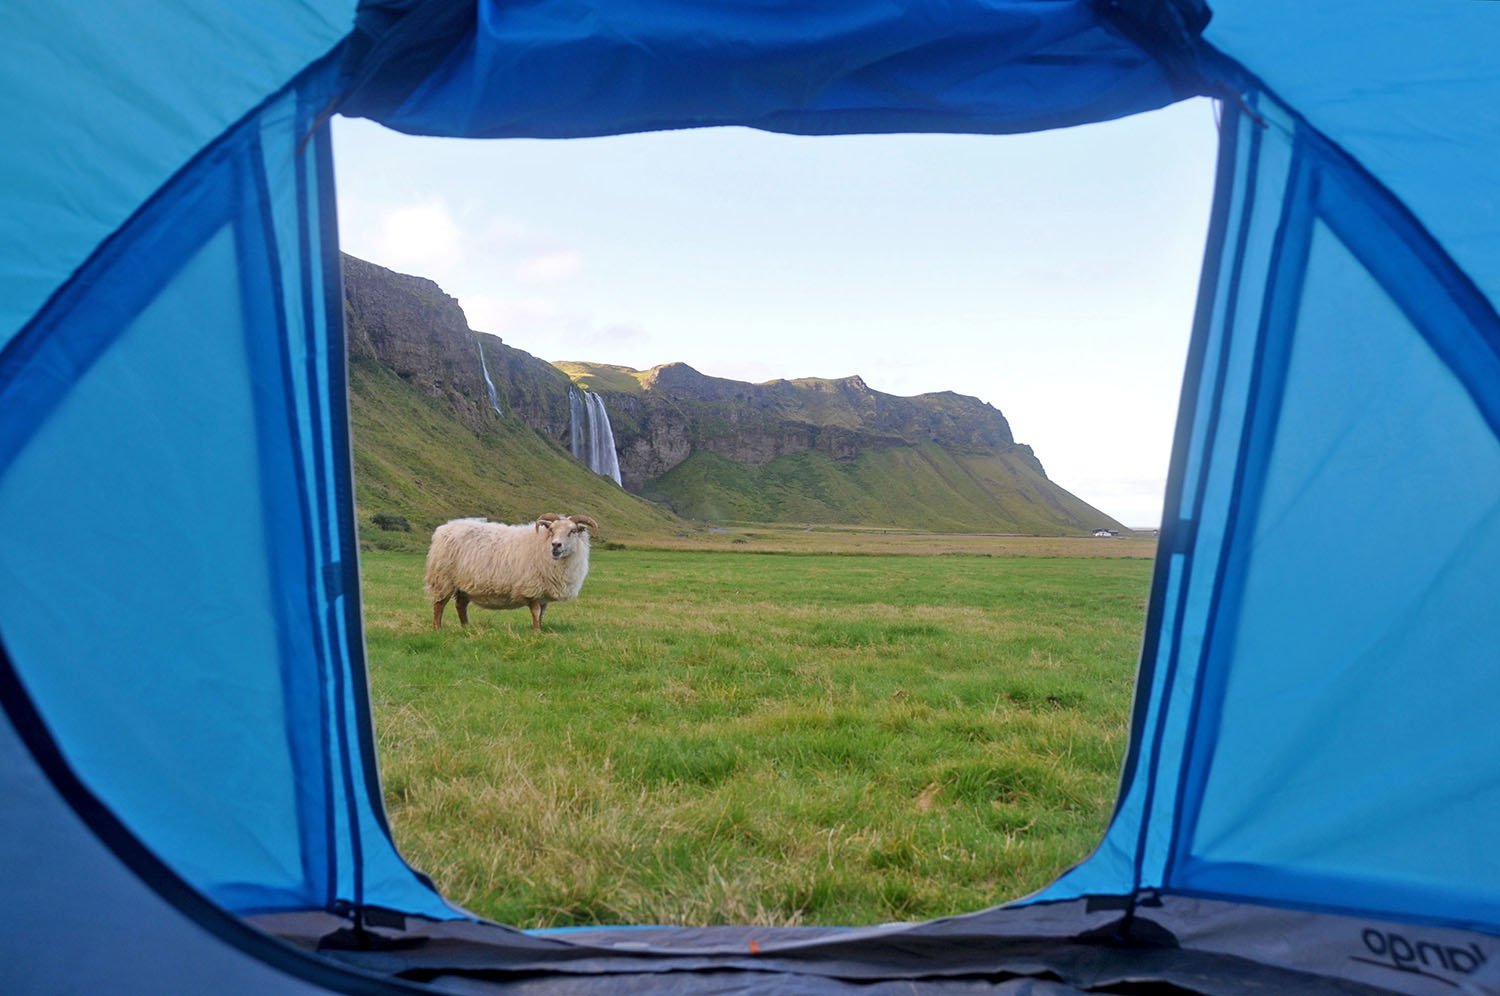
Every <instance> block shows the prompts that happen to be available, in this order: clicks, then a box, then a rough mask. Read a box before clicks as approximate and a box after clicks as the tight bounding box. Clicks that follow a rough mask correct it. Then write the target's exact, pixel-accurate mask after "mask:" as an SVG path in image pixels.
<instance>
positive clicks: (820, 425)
mask: <svg viewBox="0 0 1500 996" xmlns="http://www.w3.org/2000/svg"><path fill="white" fill-rule="evenodd" d="M561 366H562V367H563V368H564V369H565V370H567V372H568V373H569V374H571V375H572V376H573V378H574V379H575V380H577V381H578V383H580V384H582V385H584V386H587V387H588V388H589V389H590V390H592V391H595V392H596V393H598V394H601V395H602V396H603V397H604V399H605V403H606V404H607V405H608V406H609V410H610V416H611V420H612V421H613V422H614V429H615V442H616V444H617V446H618V448H619V450H620V474H621V477H622V479H623V480H624V483H625V486H626V487H627V488H630V489H632V490H641V489H643V488H645V487H646V486H647V485H649V484H650V483H651V482H652V481H654V480H656V479H657V478H658V477H660V476H662V475H663V474H665V473H666V472H667V471H669V470H671V469H672V468H673V467H675V466H677V465H678V464H680V463H682V462H683V461H684V460H686V459H687V458H688V457H689V456H690V455H692V454H693V453H695V452H709V453H716V454H718V455H720V456H723V457H726V458H728V459H729V460H732V461H734V462H735V463H740V464H747V465H749V466H755V467H758V466H763V465H765V464H768V463H770V462H771V461H772V460H775V459H777V458H779V457H785V456H790V455H794V454H798V453H808V452H813V453H821V454H824V455H825V456H828V457H831V458H833V459H834V460H839V461H852V460H856V459H858V458H859V457H860V456H861V455H863V454H864V453H867V452H870V451H871V450H878V449H885V448H889V447H892V446H916V445H920V444H923V443H935V444H937V445H939V446H943V447H947V448H950V449H959V450H964V451H970V452H1003V453H1010V454H1014V455H1015V456H1016V457H1017V458H1018V459H1021V460H1023V461H1025V462H1027V463H1029V464H1030V465H1031V466H1033V467H1034V468H1035V470H1036V471H1037V473H1038V474H1041V475H1042V476H1045V473H1044V472H1043V471H1042V466H1041V464H1040V463H1039V462H1037V460H1036V457H1035V456H1034V455H1033V454H1032V452H1031V448H1030V447H1028V446H1023V445H1019V444H1017V443H1016V441H1015V439H1014V437H1012V435H1011V431H1010V424H1009V423H1008V422H1007V421H1006V420H1005V416H1004V415H1002V414H1001V413H1000V411H999V410H998V409H996V408H994V407H993V406H991V405H988V404H986V403H984V402H982V401H980V400H979V399H977V398H971V397H966V396H964V395H960V394H954V393H952V392H947V391H945V392H941V393H937V394H924V395H919V396H917V397H914V398H902V397H897V396H895V395H891V394H884V393H882V392H880V391H875V390H872V389H871V388H870V387H869V385H867V384H866V383H865V382H864V380H863V379H861V378H860V377H858V376H854V377H845V378H842V379H840V380H822V379H817V378H808V379H802V380H774V381H768V382H767V383H764V384H749V383H746V382H744V381H737V380H728V379H726V378H723V377H710V376H707V375H705V374H702V373H700V372H698V371H697V370H694V369H693V368H692V367H690V366H688V365H687V364H685V363H668V364H665V365H663V366H659V367H654V368H652V369H651V370H646V371H639V370H630V369H628V368H624V367H609V366H605V365H603V364H589V363H565V364H561ZM616 412H618V413H619V415H618V416H617V415H616V414H615V413H616Z"/></svg>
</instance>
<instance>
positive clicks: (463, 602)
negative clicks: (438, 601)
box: [453, 591, 469, 626]
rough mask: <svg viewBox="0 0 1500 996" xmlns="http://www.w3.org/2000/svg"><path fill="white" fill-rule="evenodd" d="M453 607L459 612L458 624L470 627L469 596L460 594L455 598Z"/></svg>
mask: <svg viewBox="0 0 1500 996" xmlns="http://www.w3.org/2000/svg"><path fill="white" fill-rule="evenodd" d="M453 607H454V608H455V609H457V610H458V624H459V625H460V626H467V625H469V596H468V595H465V594H464V593H463V592H461V591H460V592H458V593H457V594H455V595H454V598H453Z"/></svg>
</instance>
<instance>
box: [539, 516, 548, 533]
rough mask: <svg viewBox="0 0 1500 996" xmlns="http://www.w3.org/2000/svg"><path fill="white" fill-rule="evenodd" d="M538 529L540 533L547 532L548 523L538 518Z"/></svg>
mask: <svg viewBox="0 0 1500 996" xmlns="http://www.w3.org/2000/svg"><path fill="white" fill-rule="evenodd" d="M536 531H537V532H539V533H544V532H546V531H547V523H545V522H543V521H542V520H541V519H537V520H536Z"/></svg>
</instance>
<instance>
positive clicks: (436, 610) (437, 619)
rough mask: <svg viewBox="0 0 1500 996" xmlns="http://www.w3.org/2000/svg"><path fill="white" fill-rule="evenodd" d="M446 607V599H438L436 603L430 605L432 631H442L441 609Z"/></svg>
mask: <svg viewBox="0 0 1500 996" xmlns="http://www.w3.org/2000/svg"><path fill="white" fill-rule="evenodd" d="M447 606H448V600H447V599H446V598H440V599H438V600H437V601H436V602H433V603H432V628H433V629H442V628H443V609H445V608H447Z"/></svg>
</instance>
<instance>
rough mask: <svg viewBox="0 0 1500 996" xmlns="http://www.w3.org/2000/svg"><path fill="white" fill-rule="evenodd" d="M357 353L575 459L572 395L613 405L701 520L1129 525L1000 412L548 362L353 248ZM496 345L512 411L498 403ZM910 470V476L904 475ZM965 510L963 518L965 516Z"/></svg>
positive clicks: (636, 480) (632, 442) (632, 450)
mask: <svg viewBox="0 0 1500 996" xmlns="http://www.w3.org/2000/svg"><path fill="white" fill-rule="evenodd" d="M344 259H345V265H344V274H345V297H346V314H347V318H348V324H349V351H350V354H351V356H352V357H354V358H356V359H361V360H365V359H367V360H373V361H374V362H376V363H378V364H379V365H381V366H382V367H385V368H386V369H388V370H390V371H391V372H393V373H394V374H395V375H396V376H397V377H399V378H400V379H401V380H403V381H405V382H407V383H408V384H410V385H411V386H413V387H414V388H416V389H417V390H418V391H420V392H421V393H422V394H423V395H425V396H427V397H428V398H430V399H433V400H435V401H438V402H440V403H443V404H446V405H448V406H450V407H451V408H452V410H453V411H454V413H455V414H456V415H457V417H458V418H459V419H460V420H461V421H462V422H463V424H464V425H466V426H467V427H469V428H470V429H471V430H473V431H475V432H484V431H486V427H495V426H497V425H499V424H500V422H497V421H496V420H497V419H501V420H502V421H508V420H511V419H514V420H519V422H520V423H523V424H524V425H525V426H526V427H528V428H530V429H531V430H534V431H535V432H536V433H538V434H540V435H541V436H543V437H545V438H546V439H547V440H550V441H551V443H552V444H554V445H555V447H556V449H557V451H558V453H559V455H560V456H563V455H565V454H566V451H567V449H568V447H569V445H570V443H571V435H570V434H571V432H572V426H571V425H570V406H569V391H570V390H572V389H575V388H577V389H586V390H589V391H592V392H594V393H596V394H598V395H600V396H601V397H602V398H603V399H604V401H605V404H606V406H607V408H608V411H609V416H610V422H611V424H612V426H613V429H614V437H615V443H616V449H617V451H618V454H619V460H620V472H621V479H622V483H623V484H624V486H625V488H626V490H628V491H630V492H633V493H636V494H646V495H648V496H650V497H652V498H655V499H656V500H658V501H664V502H666V503H668V504H670V505H671V506H672V507H673V508H675V509H676V510H678V511H679V512H681V513H683V514H688V515H695V516H701V517H709V518H714V517H729V518H744V517H753V516H767V517H771V518H789V519H794V520H796V521H830V522H836V521H845V522H871V523H873V524H881V525H914V524H923V523H928V522H931V521H934V517H942V516H944V515H947V516H949V518H947V519H944V521H945V522H947V523H948V525H946V526H944V528H964V527H965V526H966V525H967V526H969V527H971V528H973V529H975V530H981V529H982V530H1010V529H1014V530H1016V531H1025V532H1037V531H1041V532H1055V531H1070V530H1079V529H1088V528H1096V527H1098V526H1107V527H1110V528H1115V527H1118V523H1115V522H1114V521H1113V520H1111V519H1109V518H1108V517H1107V516H1105V515H1103V514H1102V513H1100V512H1098V511H1097V510H1096V509H1093V508H1091V507H1089V506H1088V505H1087V504H1085V503H1084V502H1082V501H1080V500H1079V499H1077V498H1076V497H1074V496H1072V495H1070V494H1068V493H1067V492H1066V491H1064V490H1062V489H1061V488H1058V487H1057V486H1056V485H1054V484H1052V482H1050V481H1049V480H1047V477H1046V473H1045V471H1044V470H1043V469H1042V465H1041V463H1040V462H1039V461H1038V460H1037V458H1036V456H1035V454H1034V453H1032V451H1031V448H1030V447H1029V446H1026V445H1024V444H1020V443H1017V442H1016V441H1015V439H1014V437H1013V436H1012V435H1011V430H1010V424H1009V423H1008V422H1007V421H1006V419H1005V416H1004V415H1003V414H1001V412H1000V411H999V410H998V409H996V408H995V407H993V406H991V405H989V404H986V403H984V402H982V401H980V400H979V399H977V398H972V397H967V396H964V395H959V394H954V393H952V392H946V391H945V392H939V393H934V394H924V395H919V396H916V397H909V398H908V397H898V396H895V395H890V394H885V393H882V392H880V391H876V390H873V389H871V388H870V387H869V385H867V384H866V383H865V382H864V381H863V380H862V379H861V378H860V377H858V376H851V377H845V378H842V379H837V380H824V379H817V378H809V379H801V380H775V381H769V382H766V383H762V384H750V383H745V382H743V381H736V380H729V379H726V378H722V377H712V376H708V375H706V374H703V373H701V372H699V371H697V370H695V369H693V368H692V367H690V366H688V365H687V364H684V363H668V364H665V365H662V366H658V367H653V368H652V369H650V370H635V369H631V368H628V367H618V366H610V365H606V364H597V363H587V362H566V361H559V362H556V363H548V362H546V361H543V360H540V359H538V358H537V357H535V356H533V355H531V354H530V353H527V352H525V351H524V350H521V349H517V348H515V347H514V346H511V345H509V344H507V343H504V342H502V341H501V340H500V339H499V338H498V337H496V336H493V335H488V334H485V333H475V332H473V331H472V330H471V329H470V328H469V326H468V323H467V321H466V320H465V317H464V314H463V311H462V309H461V308H460V307H459V305H458V302H457V301H456V300H455V299H453V298H452V297H450V296H448V295H447V294H445V293H444V292H443V291H442V289H441V288H440V287H438V285H437V284H436V283H434V282H433V281H431V280H426V279H424V278H421V277H413V276H407V275H405V274H399V273H395V272H393V271H391V270H387V269H385V268H384V267H380V266H376V265H374V264H372V263H367V262H364V261H363V260H359V259H355V258H353V257H350V256H345V258H344ZM480 350H483V355H484V357H485V361H486V364H487V366H488V369H489V374H490V379H491V381H492V382H493V383H494V385H495V388H496V391H497V393H498V395H499V399H500V404H501V408H502V410H503V412H504V416H503V417H502V416H497V415H496V413H495V412H494V411H493V410H492V409H491V408H490V405H489V402H488V396H487V392H486V388H485V383H484V375H483V373H482V371H481V366H480ZM890 475H895V479H889V478H890ZM955 509H962V512H961V513H959V512H955V511H954V510H955Z"/></svg>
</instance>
